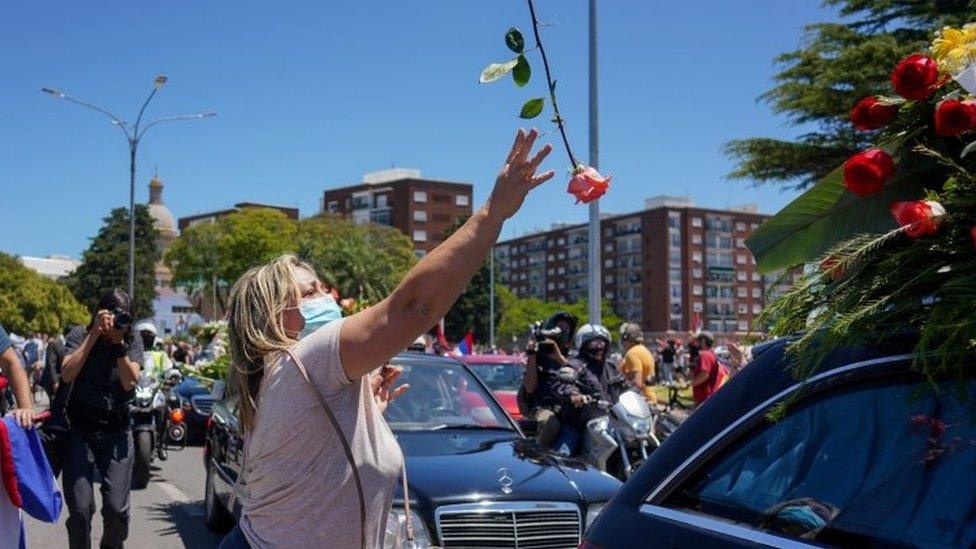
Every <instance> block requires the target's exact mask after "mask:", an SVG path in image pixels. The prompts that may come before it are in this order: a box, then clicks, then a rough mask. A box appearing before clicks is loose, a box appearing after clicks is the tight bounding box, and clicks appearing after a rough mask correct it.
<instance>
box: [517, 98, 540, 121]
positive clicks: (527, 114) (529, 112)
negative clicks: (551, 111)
mask: <svg viewBox="0 0 976 549" xmlns="http://www.w3.org/2000/svg"><path fill="white" fill-rule="evenodd" d="M545 104H546V98H545V97H536V98H535V99H529V100H528V101H526V102H525V104H524V105H522V112H521V113H519V118H525V119H529V118H535V117H537V116H539V114H541V113H542V107H544V106H545Z"/></svg>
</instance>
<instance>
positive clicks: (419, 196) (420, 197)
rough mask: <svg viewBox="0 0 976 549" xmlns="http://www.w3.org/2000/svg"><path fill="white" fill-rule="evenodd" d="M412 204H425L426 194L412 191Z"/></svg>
mask: <svg viewBox="0 0 976 549" xmlns="http://www.w3.org/2000/svg"><path fill="white" fill-rule="evenodd" d="M413 201H414V202H427V193H425V192H424V191H414V192H413Z"/></svg>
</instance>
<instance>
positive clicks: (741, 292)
mask: <svg viewBox="0 0 976 549" xmlns="http://www.w3.org/2000/svg"><path fill="white" fill-rule="evenodd" d="M736 295H738V296H739V297H747V296H748V295H749V291H748V290H746V289H745V288H742V287H740V288H739V289H738V290H737V292H736Z"/></svg>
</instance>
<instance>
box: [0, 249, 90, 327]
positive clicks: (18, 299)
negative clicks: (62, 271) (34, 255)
mask: <svg viewBox="0 0 976 549" xmlns="http://www.w3.org/2000/svg"><path fill="white" fill-rule="evenodd" d="M89 318H90V317H89V314H88V311H87V310H85V307H84V305H82V304H81V303H79V302H78V300H77V299H75V296H73V295H71V292H70V291H69V290H68V288H67V287H66V286H65V285H64V284H61V283H60V282H55V281H54V280H51V279H49V278H45V277H43V276H41V275H39V274H37V273H36V272H34V271H33V270H32V269H29V268H27V267H25V266H24V265H23V264H22V263H21V262H20V260H18V259H17V258H16V257H14V256H11V255H7V254H5V253H2V252H0V324H2V325H3V327H4V328H5V329H6V330H7V331H9V332H16V333H20V334H26V333H29V332H43V333H47V334H60V333H61V332H62V331H63V330H64V329H65V327H67V326H69V325H73V324H87V323H88V320H89Z"/></svg>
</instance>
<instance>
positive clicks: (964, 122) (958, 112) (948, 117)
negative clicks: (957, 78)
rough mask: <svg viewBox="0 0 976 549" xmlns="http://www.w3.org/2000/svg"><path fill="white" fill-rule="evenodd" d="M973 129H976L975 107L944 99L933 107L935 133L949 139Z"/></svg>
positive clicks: (970, 104)
mask: <svg viewBox="0 0 976 549" xmlns="http://www.w3.org/2000/svg"><path fill="white" fill-rule="evenodd" d="M973 128H976V105H973V104H972V103H970V102H966V101H959V100H958V99H946V100H945V101H942V102H941V103H939V104H938V106H936V107H935V133H937V134H939V135H944V136H949V137H951V136H956V135H959V134H961V133H963V132H968V131H969V130H971V129H973Z"/></svg>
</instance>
